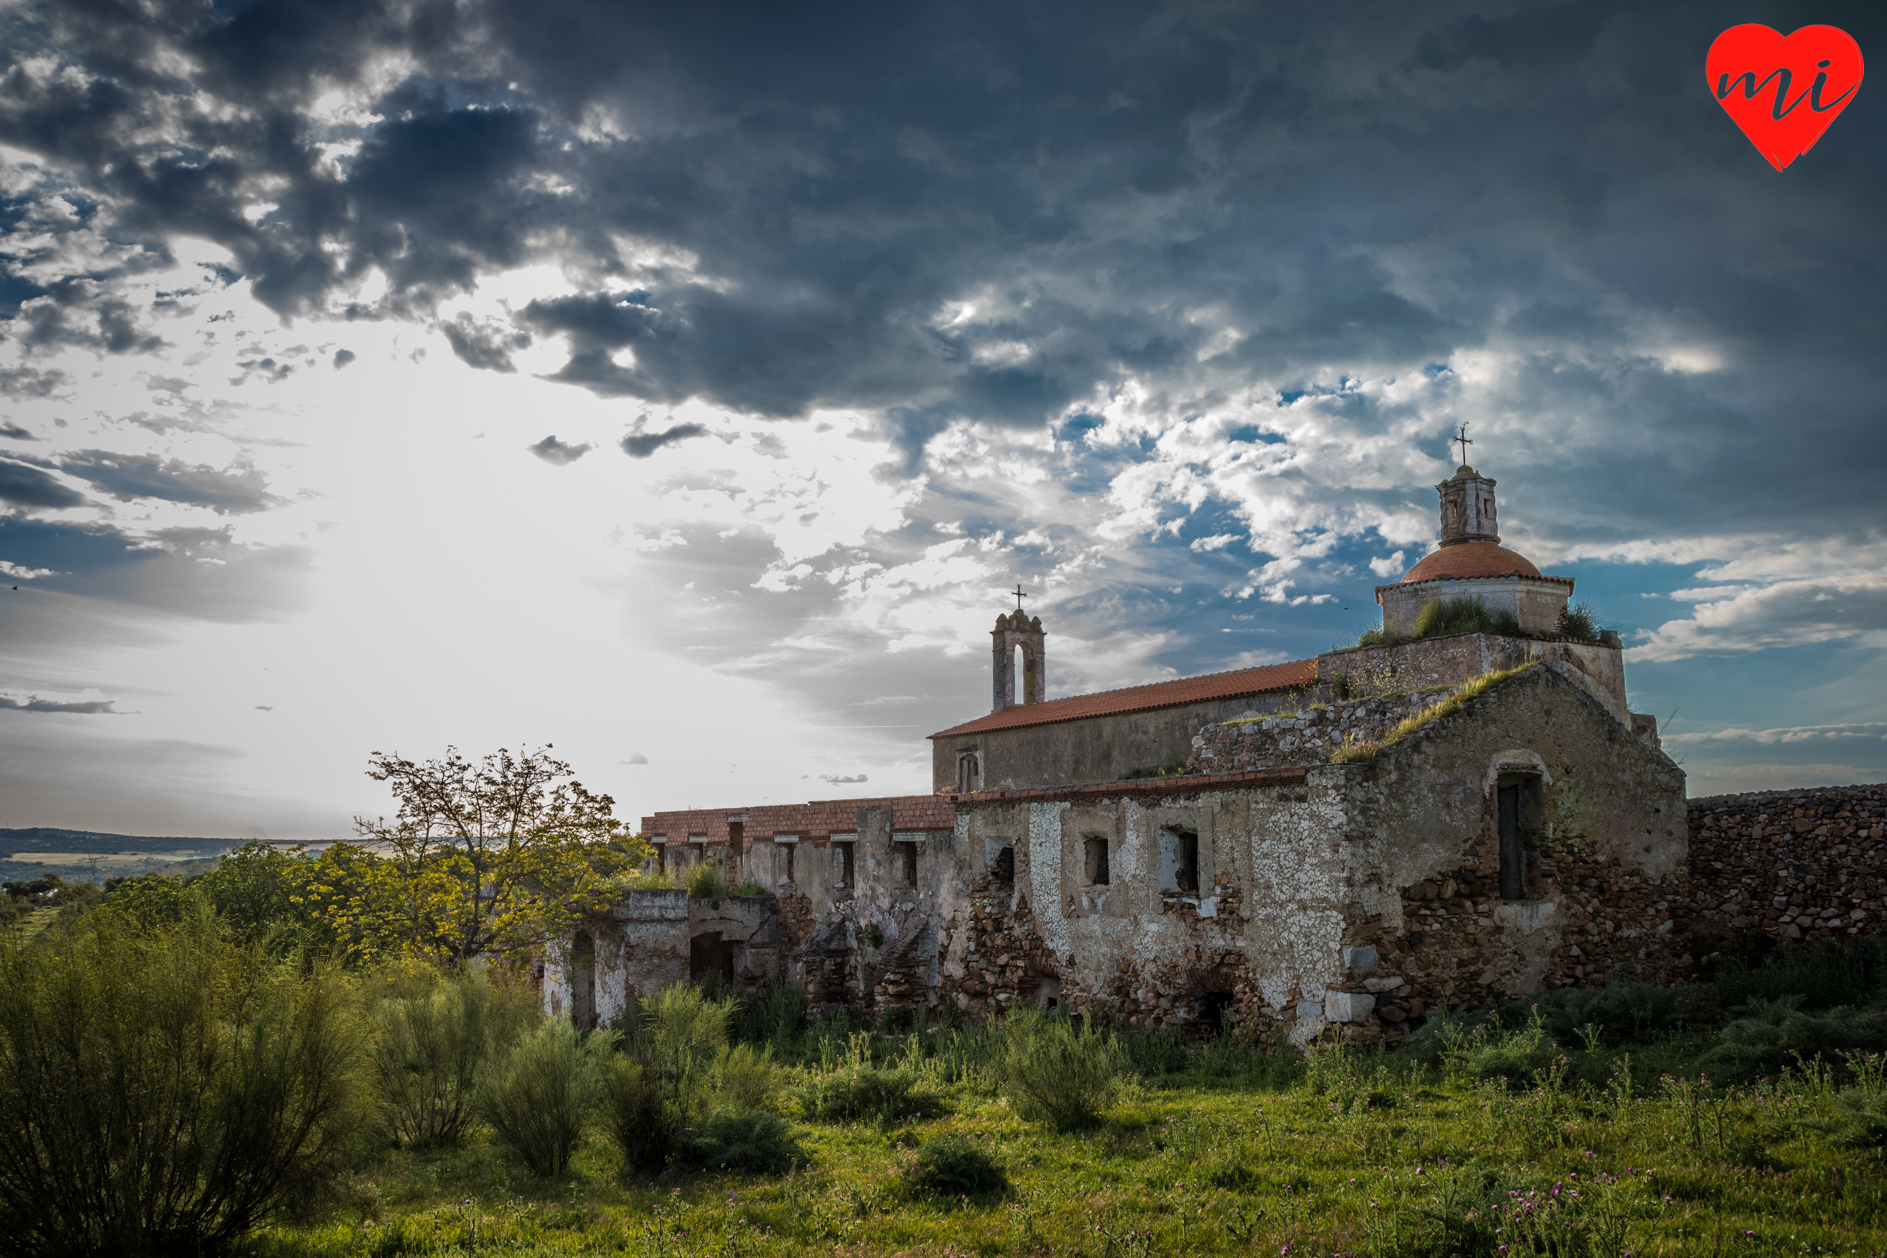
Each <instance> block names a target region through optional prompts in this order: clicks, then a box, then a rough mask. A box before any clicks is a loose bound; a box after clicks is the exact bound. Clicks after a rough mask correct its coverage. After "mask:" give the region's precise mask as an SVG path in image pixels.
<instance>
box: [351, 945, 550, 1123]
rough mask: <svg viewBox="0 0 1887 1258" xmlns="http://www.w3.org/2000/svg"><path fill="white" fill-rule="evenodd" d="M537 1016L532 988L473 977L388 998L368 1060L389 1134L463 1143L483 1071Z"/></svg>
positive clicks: (376, 1017)
mask: <svg viewBox="0 0 1887 1258" xmlns="http://www.w3.org/2000/svg"><path fill="white" fill-rule="evenodd" d="M536 1017H537V1010H536V999H535V996H534V995H533V993H532V992H531V991H530V990H529V989H527V988H523V987H515V986H509V985H503V984H498V985H494V984H492V983H489V982H486V981H485V980H483V979H481V978H473V977H463V978H459V979H456V980H453V981H449V982H445V983H439V984H428V985H427V986H426V988H425V989H423V990H421V991H418V992H415V993H412V994H409V995H405V996H394V997H392V998H389V999H386V1000H383V1001H382V1002H381V1003H380V1005H379V1007H378V1008H376V1009H375V1010H374V1017H373V1027H374V1036H373V1047H372V1050H371V1052H370V1057H371V1059H372V1063H373V1073H374V1083H375V1087H376V1091H377V1092H378V1094H379V1098H380V1115H381V1123H382V1125H383V1127H384V1128H385V1130H386V1134H387V1138H388V1139H389V1140H391V1141H392V1143H394V1144H396V1145H406V1146H410V1147H419V1146H426V1145H456V1144H458V1143H459V1142H460V1141H462V1140H463V1139H464V1138H465V1133H466V1131H467V1129H469V1128H470V1126H471V1125H472V1120H473V1111H472V1090H473V1088H474V1086H475V1085H476V1082H477V1076H478V1072H479V1069H480V1068H481V1067H482V1066H483V1065H484V1063H485V1062H486V1061H487V1060H488V1059H489V1058H491V1057H493V1056H494V1055H496V1054H498V1053H503V1052H506V1051H508V1050H509V1049H510V1048H511V1046H512V1045H513V1044H515V1043H516V1042H517V1039H518V1037H519V1036H520V1035H522V1034H523V1033H524V1031H525V1030H526V1029H527V1028H528V1027H529V1026H530V1025H531V1024H532V1023H533V1022H534V1021H536Z"/></svg>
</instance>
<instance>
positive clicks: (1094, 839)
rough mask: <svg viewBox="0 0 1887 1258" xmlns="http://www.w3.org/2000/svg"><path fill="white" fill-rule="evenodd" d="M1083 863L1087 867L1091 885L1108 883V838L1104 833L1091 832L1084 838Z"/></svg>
mask: <svg viewBox="0 0 1887 1258" xmlns="http://www.w3.org/2000/svg"><path fill="white" fill-rule="evenodd" d="M1082 848H1083V853H1082V855H1083V857H1084V860H1083V864H1084V865H1085V866H1086V869H1087V876H1088V885H1089V886H1090V887H1105V886H1106V885H1107V839H1106V837H1105V836H1103V835H1099V834H1090V835H1088V836H1087V837H1086V838H1085V839H1083V840H1082Z"/></svg>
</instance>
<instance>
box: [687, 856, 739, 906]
mask: <svg viewBox="0 0 1887 1258" xmlns="http://www.w3.org/2000/svg"><path fill="white" fill-rule="evenodd" d="M681 882H682V885H683V886H684V887H686V888H688V897H689V898H690V899H693V900H718V899H721V898H722V897H724V896H729V895H732V894H733V892H732V891H731V890H730V889H729V888H728V885H727V875H726V874H724V873H722V872H721V867H720V865H719V864H717V863H716V862H714V861H702V862H701V863H700V864H699V865H696V866H694V867H693V868H691V869H690V870H689V871H688V872H687V873H686V874H683V875H682V880H681Z"/></svg>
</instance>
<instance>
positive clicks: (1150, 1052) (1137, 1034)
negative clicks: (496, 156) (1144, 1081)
mask: <svg viewBox="0 0 1887 1258" xmlns="http://www.w3.org/2000/svg"><path fill="white" fill-rule="evenodd" d="M1120 1047H1121V1052H1122V1054H1123V1056H1124V1057H1125V1059H1126V1062H1127V1068H1128V1069H1130V1070H1132V1071H1133V1072H1134V1073H1135V1074H1137V1075H1140V1076H1141V1077H1142V1078H1157V1077H1159V1076H1161V1075H1176V1074H1178V1073H1179V1072H1180V1071H1182V1070H1184V1069H1186V1041H1185V1038H1184V1037H1183V1036H1181V1035H1180V1033H1179V1028H1178V1027H1160V1028H1159V1029H1157V1030H1152V1031H1133V1032H1129V1033H1128V1034H1126V1035H1123V1036H1121V1037H1120Z"/></svg>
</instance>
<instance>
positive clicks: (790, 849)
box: [784, 843, 799, 882]
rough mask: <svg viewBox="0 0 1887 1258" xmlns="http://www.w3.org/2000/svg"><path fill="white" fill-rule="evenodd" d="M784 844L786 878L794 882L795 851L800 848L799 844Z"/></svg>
mask: <svg viewBox="0 0 1887 1258" xmlns="http://www.w3.org/2000/svg"><path fill="white" fill-rule="evenodd" d="M784 846H785V847H786V880H787V881H788V882H792V881H793V853H794V852H797V851H798V850H799V844H797V843H788V844H785V845H784Z"/></svg>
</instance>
